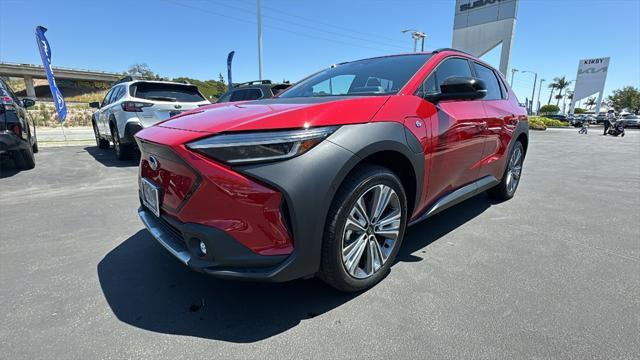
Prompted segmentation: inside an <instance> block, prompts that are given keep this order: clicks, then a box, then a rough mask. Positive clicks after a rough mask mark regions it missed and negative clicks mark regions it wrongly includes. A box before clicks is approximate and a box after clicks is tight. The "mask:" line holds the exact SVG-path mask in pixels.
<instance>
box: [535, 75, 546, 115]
mask: <svg viewBox="0 0 640 360" xmlns="http://www.w3.org/2000/svg"><path fill="white" fill-rule="evenodd" d="M545 81H546V80H545V79H540V85H538V101H537V102H536V103H537V104H538V110H536V115H540V92H542V83H543V82H545Z"/></svg>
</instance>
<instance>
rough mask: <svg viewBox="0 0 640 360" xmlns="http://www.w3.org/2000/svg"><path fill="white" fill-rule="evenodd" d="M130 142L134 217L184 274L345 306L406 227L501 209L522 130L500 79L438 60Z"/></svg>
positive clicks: (374, 69)
mask: <svg viewBox="0 0 640 360" xmlns="http://www.w3.org/2000/svg"><path fill="white" fill-rule="evenodd" d="M136 137H137V141H138V144H139V147H140V149H141V152H142V157H141V160H140V199H141V203H142V206H141V207H140V209H139V215H140V218H141V219H142V221H143V222H144V224H145V225H146V227H147V229H149V231H150V232H151V234H152V235H153V236H154V237H155V238H156V239H157V240H158V241H159V242H160V244H162V245H163V246H164V247H165V248H166V249H167V250H168V251H169V252H170V253H172V254H173V255H174V256H176V257H177V258H178V259H180V261H182V262H183V263H185V264H186V265H188V266H189V267H191V268H193V269H195V270H198V271H201V272H204V273H207V274H211V275H214V276H218V277H224V278H234V279H251V280H265V281H287V280H292V279H297V278H306V277H311V276H316V275H317V276H318V277H319V278H321V279H322V280H324V281H326V282H327V283H329V284H330V285H332V286H334V287H336V288H337V289H340V290H344V291H356V290H361V289H365V288H368V287H371V286H373V285H374V284H375V283H377V282H378V281H380V280H381V279H382V278H383V277H384V276H385V275H386V274H387V273H388V272H389V268H390V266H391V264H393V262H394V258H395V257H396V254H397V253H398V249H399V248H400V245H401V243H402V238H403V235H404V233H405V229H406V227H407V226H408V225H412V224H415V223H417V222H419V221H421V220H424V219H426V218H428V217H429V216H431V215H433V214H435V213H437V212H439V211H442V210H444V209H446V208H448V207H450V206H452V205H454V204H457V203H459V202H461V201H463V200H465V199H468V198H470V197H472V196H474V195H476V194H478V193H480V192H483V191H485V190H488V192H489V194H490V195H491V196H493V197H495V198H498V199H501V200H506V199H509V198H511V197H512V196H513V195H514V193H515V191H516V189H517V187H518V183H519V180H520V175H521V171H522V163H523V160H524V157H525V153H526V151H527V145H528V122H527V116H526V112H525V110H524V108H522V107H520V106H519V105H518V100H517V99H516V96H515V94H514V93H513V91H512V90H510V89H509V87H508V86H507V83H506V81H505V79H504V78H503V76H502V75H501V74H500V73H498V72H497V71H496V70H494V69H493V68H491V67H490V66H488V65H487V64H485V63H483V62H482V61H480V60H478V59H476V58H474V57H472V56H470V55H468V54H465V53H463V52H460V51H455V50H451V49H441V50H437V51H434V52H432V53H418V54H407V55H395V56H385V57H377V58H371V59H366V60H359V61H354V62H348V63H342V64H338V65H335V66H332V67H331V68H329V69H326V70H323V71H321V72H318V73H316V74H314V75H312V76H310V77H308V78H306V79H304V80H302V81H301V82H299V83H298V84H296V85H295V86H293V87H291V88H289V89H288V90H287V91H285V92H284V93H282V94H281V95H280V96H278V97H275V98H272V99H265V100H257V101H249V102H237V103H224V104H214V105H211V106H206V107H202V108H199V109H197V110H192V111H189V112H186V113H183V114H181V115H178V116H176V117H174V118H171V119H169V120H167V121H165V122H163V123H160V124H158V125H157V126H154V127H151V128H148V129H145V130H142V131H141V132H139V133H137V134H136Z"/></svg>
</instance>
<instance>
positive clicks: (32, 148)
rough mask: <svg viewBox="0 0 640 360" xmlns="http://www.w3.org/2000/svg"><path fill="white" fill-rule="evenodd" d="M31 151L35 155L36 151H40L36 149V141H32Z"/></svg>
mask: <svg viewBox="0 0 640 360" xmlns="http://www.w3.org/2000/svg"><path fill="white" fill-rule="evenodd" d="M31 151H33V153H34V154H37V153H38V151H40V149H39V148H38V139H34V141H33V145H32V146H31Z"/></svg>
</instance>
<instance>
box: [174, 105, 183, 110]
mask: <svg viewBox="0 0 640 360" xmlns="http://www.w3.org/2000/svg"><path fill="white" fill-rule="evenodd" d="M173 107H174V108H176V109H182V105H177V104H176V105H173Z"/></svg>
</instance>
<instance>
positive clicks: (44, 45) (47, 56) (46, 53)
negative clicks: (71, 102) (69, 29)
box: [36, 26, 67, 123]
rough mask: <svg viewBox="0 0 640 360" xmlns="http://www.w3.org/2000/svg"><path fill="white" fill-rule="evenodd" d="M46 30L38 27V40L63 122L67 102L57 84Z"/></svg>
mask: <svg viewBox="0 0 640 360" xmlns="http://www.w3.org/2000/svg"><path fill="white" fill-rule="evenodd" d="M46 31H47V29H46V28H44V27H42V26H38V27H36V42H37V43H38V50H40V57H41V58H42V65H43V66H44V71H45V72H46V73H47V80H49V88H50V89H51V95H52V96H53V102H54V103H55V105H56V110H57V111H58V117H60V122H61V123H63V122H64V120H65V118H66V117H67V104H65V102H64V98H63V97H62V93H61V92H60V90H59V89H58V85H56V79H55V78H54V77H53V69H51V47H49V42H48V41H47V38H46V37H45V36H44V33H45V32H46Z"/></svg>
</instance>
